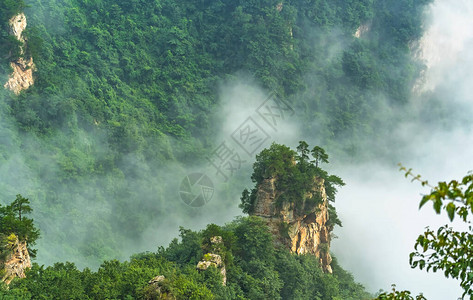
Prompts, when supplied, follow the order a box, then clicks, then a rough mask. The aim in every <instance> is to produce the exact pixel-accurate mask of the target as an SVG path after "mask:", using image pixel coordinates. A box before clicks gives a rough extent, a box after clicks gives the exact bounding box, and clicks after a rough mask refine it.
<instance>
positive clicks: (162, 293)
mask: <svg viewBox="0 0 473 300" xmlns="http://www.w3.org/2000/svg"><path fill="white" fill-rule="evenodd" d="M165 282H166V277H164V276H163V275H158V276H156V277H154V278H153V279H151V280H150V281H149V282H148V287H147V289H146V292H145V295H144V297H143V298H144V299H161V300H175V299H176V298H175V297H174V296H173V295H172V294H171V293H170V292H169V290H168V289H167V288H166V287H165V286H164V285H165Z"/></svg>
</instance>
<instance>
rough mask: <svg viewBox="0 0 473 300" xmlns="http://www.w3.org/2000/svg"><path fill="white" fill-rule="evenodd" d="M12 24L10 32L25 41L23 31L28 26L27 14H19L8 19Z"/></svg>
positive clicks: (9, 23)
mask: <svg viewBox="0 0 473 300" xmlns="http://www.w3.org/2000/svg"><path fill="white" fill-rule="evenodd" d="M8 25H10V34H11V35H14V36H15V37H16V39H17V40H19V41H20V42H25V40H24V38H23V36H22V33H23V31H24V30H25V28H26V25H27V23H26V16H25V14H24V13H21V14H18V15H16V16H14V17H13V18H11V19H10V20H9V21H8Z"/></svg>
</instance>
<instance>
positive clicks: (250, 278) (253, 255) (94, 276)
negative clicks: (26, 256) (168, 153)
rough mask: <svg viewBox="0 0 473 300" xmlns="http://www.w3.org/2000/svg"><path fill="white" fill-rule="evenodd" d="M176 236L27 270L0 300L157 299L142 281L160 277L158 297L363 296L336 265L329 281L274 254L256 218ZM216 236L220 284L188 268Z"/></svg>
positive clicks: (212, 275)
mask: <svg viewBox="0 0 473 300" xmlns="http://www.w3.org/2000/svg"><path fill="white" fill-rule="evenodd" d="M180 231H181V239H180V241H178V240H177V239H175V240H173V241H172V243H171V244H170V245H169V246H168V247H167V248H166V249H164V248H162V247H161V248H160V249H159V250H158V251H157V252H156V253H151V252H148V253H141V254H136V255H134V256H132V257H131V259H130V260H129V261H126V262H119V261H117V260H111V261H106V262H104V263H102V265H101V266H100V268H99V269H98V270H97V271H91V270H90V269H87V268H86V269H84V270H83V271H80V270H78V269H77V267H76V266H75V265H74V264H73V263H56V264H54V266H49V267H44V266H39V265H38V264H34V265H33V268H32V269H31V270H30V271H29V272H28V273H27V277H26V278H25V279H21V280H15V281H14V282H13V283H11V284H10V288H9V289H8V290H0V295H1V296H2V299H18V298H21V299H39V298H47V299H158V298H156V297H157V294H156V290H155V289H154V288H153V287H152V286H151V285H149V284H148V281H150V279H151V278H153V277H155V276H157V275H163V276H165V278H166V279H165V281H164V282H163V283H162V287H161V293H162V294H166V293H167V294H168V295H172V296H173V297H175V298H169V299H206V300H207V299H271V300H273V299H340V300H341V299H369V297H370V295H369V294H368V293H367V292H366V291H365V290H364V288H363V286H361V285H360V284H357V283H355V282H354V281H353V276H352V275H351V274H349V273H347V272H346V271H344V270H343V269H342V268H341V267H340V266H339V265H338V264H337V262H336V261H334V262H332V266H333V269H334V273H333V275H332V274H324V273H323V272H322V270H321V269H320V267H319V265H318V262H317V259H316V258H315V257H314V256H311V255H303V256H298V255H294V254H290V253H289V251H288V250H286V249H280V248H276V247H275V246H274V245H273V243H272V235H271V234H270V233H269V231H268V229H267V227H266V225H264V223H263V222H262V221H261V220H260V219H258V218H255V217H247V218H240V219H237V220H235V221H233V222H232V223H229V224H227V225H225V226H223V227H220V226H217V225H215V224H210V225H208V226H207V228H205V229H204V230H202V231H199V232H195V231H192V230H188V229H184V228H181V230H180ZM216 235H218V236H222V237H223V242H224V247H225V252H226V256H225V257H226V258H225V263H226V266H227V285H226V286H222V277H221V275H220V273H219V272H218V271H217V269H216V268H215V267H210V268H209V269H207V270H206V271H203V272H202V271H198V270H196V267H195V266H196V264H197V262H198V261H199V260H200V259H201V258H202V256H203V254H204V253H205V252H204V250H206V247H208V246H206V245H208V244H209V240H210V238H211V237H212V236H216ZM207 250H208V248H207ZM162 294H161V295H162ZM159 299H161V298H159ZM164 299H168V298H164Z"/></svg>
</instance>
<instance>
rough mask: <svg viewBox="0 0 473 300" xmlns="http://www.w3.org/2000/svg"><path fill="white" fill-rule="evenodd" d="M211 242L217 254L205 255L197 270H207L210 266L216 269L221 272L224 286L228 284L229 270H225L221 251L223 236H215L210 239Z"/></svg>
mask: <svg viewBox="0 0 473 300" xmlns="http://www.w3.org/2000/svg"><path fill="white" fill-rule="evenodd" d="M210 242H211V244H212V248H213V249H214V252H216V253H207V254H205V255H204V257H203V258H202V260H201V261H199V262H198V263H197V269H198V270H202V271H204V270H207V269H208V268H209V267H210V266H214V267H216V268H217V269H218V270H220V274H221V275H222V285H224V286H225V285H226V284H227V270H226V268H225V263H224V261H223V259H222V256H221V255H220V253H218V252H220V251H219V250H221V249H222V246H223V240H222V237H221V236H214V237H212V238H211V239H210Z"/></svg>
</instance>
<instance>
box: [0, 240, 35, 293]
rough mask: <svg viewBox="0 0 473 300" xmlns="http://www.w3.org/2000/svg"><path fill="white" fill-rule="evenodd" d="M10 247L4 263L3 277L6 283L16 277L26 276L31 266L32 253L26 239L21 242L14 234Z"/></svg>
mask: <svg viewBox="0 0 473 300" xmlns="http://www.w3.org/2000/svg"><path fill="white" fill-rule="evenodd" d="M9 248H10V253H9V255H8V256H7V257H6V259H5V264H4V270H5V275H4V276H3V278H2V281H3V282H5V283H6V284H10V282H11V281H12V280H13V279H14V278H15V277H19V278H25V277H26V276H25V271H26V269H29V268H31V259H30V254H29V253H28V249H27V247H26V242H25V241H23V242H20V241H18V238H17V237H16V236H13V240H12V242H11V244H10V245H9Z"/></svg>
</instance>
